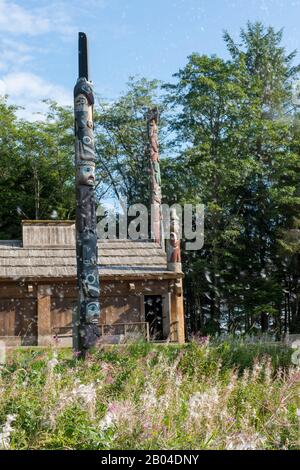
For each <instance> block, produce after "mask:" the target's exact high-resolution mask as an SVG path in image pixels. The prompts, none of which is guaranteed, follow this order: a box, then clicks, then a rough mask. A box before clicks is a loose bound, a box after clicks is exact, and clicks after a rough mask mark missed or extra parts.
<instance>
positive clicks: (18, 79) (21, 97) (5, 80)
mask: <svg viewBox="0 0 300 470" xmlns="http://www.w3.org/2000/svg"><path fill="white" fill-rule="evenodd" d="M5 94H7V95H9V100H8V101H9V103H11V104H15V105H17V106H23V107H24V108H25V109H24V110H19V111H18V113H17V114H18V116H19V117H20V118H25V119H29V120H31V121H34V120H39V119H43V117H42V116H41V115H37V114H36V113H43V112H45V110H46V109H47V105H46V104H45V103H43V102H42V100H45V99H51V100H54V101H57V102H58V103H59V104H60V105H63V106H65V105H71V104H72V94H71V93H70V91H68V90H66V89H65V88H64V87H62V86H60V85H55V84H53V83H50V82H48V81H46V80H44V79H43V78H41V77H39V76H38V75H35V74H32V73H27V72H19V73H14V74H12V73H9V74H7V75H5V76H4V77H2V79H1V80H0V95H5Z"/></svg>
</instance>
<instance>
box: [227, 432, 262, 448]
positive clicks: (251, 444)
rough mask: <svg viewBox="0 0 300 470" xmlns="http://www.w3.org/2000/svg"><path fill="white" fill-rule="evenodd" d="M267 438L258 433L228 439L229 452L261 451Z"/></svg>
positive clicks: (242, 434) (241, 434)
mask: <svg viewBox="0 0 300 470" xmlns="http://www.w3.org/2000/svg"><path fill="white" fill-rule="evenodd" d="M265 440H266V438H265V437H262V436H260V435H259V434H256V433H251V434H246V433H239V434H235V435H234V436H229V437H228V438H227V439H226V449H227V450H260V449H262V448H263V444H264V442H265Z"/></svg>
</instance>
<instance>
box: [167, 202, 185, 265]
mask: <svg viewBox="0 0 300 470" xmlns="http://www.w3.org/2000/svg"><path fill="white" fill-rule="evenodd" d="M167 259H168V270H169V271H174V272H181V271H182V265H181V249H180V226H179V217H178V215H177V213H176V209H174V208H172V209H171V210H170V239H169V240H168V244H167Z"/></svg>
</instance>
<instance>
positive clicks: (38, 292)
mask: <svg viewBox="0 0 300 470" xmlns="http://www.w3.org/2000/svg"><path fill="white" fill-rule="evenodd" d="M22 234H23V235H22V240H9V241H0V340H3V339H4V340H5V341H6V342H8V343H13V344H22V345H50V344H53V343H55V342H56V343H57V344H58V345H59V344H61V345H71V341H72V338H71V336H72V315H73V312H74V309H75V308H76V305H77V298H78V291H77V288H76V253H75V224H74V222H73V221H30V220H26V221H23V223H22ZM98 253H99V258H98V270H99V276H100V287H101V288H100V292H101V294H100V306H101V316H100V325H101V327H100V332H101V339H100V341H103V342H105V341H107V342H117V341H122V340H123V339H124V338H125V339H126V338H128V337H136V336H140V335H143V336H144V337H145V338H146V339H147V340H153V341H168V340H169V341H176V342H177V341H178V342H184V313H183V293H182V276H183V275H182V272H181V270H177V271H178V272H176V271H174V269H173V268H174V263H171V264H170V263H169V264H168V262H167V254H166V251H165V250H164V249H163V248H162V247H161V246H160V245H159V244H158V243H156V242H154V241H142V240H98ZM168 267H169V269H168Z"/></svg>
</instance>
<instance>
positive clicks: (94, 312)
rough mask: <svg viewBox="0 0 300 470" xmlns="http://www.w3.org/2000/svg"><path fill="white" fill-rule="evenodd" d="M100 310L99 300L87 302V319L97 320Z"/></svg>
mask: <svg viewBox="0 0 300 470" xmlns="http://www.w3.org/2000/svg"><path fill="white" fill-rule="evenodd" d="M99 312H100V306H99V302H98V301H97V300H96V301H93V302H88V303H87V304H86V310H85V315H86V321H87V322H91V321H93V320H96V319H97V318H98V317H99Z"/></svg>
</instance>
